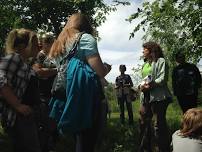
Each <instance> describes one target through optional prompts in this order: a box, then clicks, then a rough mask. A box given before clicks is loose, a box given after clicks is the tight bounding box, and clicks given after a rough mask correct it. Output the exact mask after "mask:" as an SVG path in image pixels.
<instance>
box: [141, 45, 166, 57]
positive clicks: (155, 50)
mask: <svg viewBox="0 0 202 152" xmlns="http://www.w3.org/2000/svg"><path fill="white" fill-rule="evenodd" d="M142 46H143V48H146V49H148V50H149V51H150V53H151V57H152V60H154V61H156V60H157V59H158V58H160V57H162V58H164V56H163V51H162V49H161V47H160V45H159V44H157V43H156V42H152V41H150V42H146V43H144V44H143V45H142Z"/></svg>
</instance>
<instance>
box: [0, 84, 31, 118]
mask: <svg viewBox="0 0 202 152" xmlns="http://www.w3.org/2000/svg"><path fill="white" fill-rule="evenodd" d="M0 93H1V95H2V96H3V98H4V99H5V101H6V102H7V103H8V104H9V105H10V106H11V107H12V108H13V109H14V110H15V111H16V112H19V113H21V114H23V115H29V114H30V113H31V112H32V110H31V108H30V107H29V106H27V105H24V104H21V103H20V101H19V99H18V98H17V97H16V96H15V94H14V93H13V91H12V89H11V88H10V87H9V86H7V85H6V86H4V87H2V88H1V90H0Z"/></svg>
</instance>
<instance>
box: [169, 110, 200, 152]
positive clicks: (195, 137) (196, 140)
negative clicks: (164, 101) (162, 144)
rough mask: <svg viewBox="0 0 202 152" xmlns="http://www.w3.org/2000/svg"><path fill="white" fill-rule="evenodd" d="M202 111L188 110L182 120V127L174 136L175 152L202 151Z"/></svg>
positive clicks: (173, 145)
mask: <svg viewBox="0 0 202 152" xmlns="http://www.w3.org/2000/svg"><path fill="white" fill-rule="evenodd" d="M201 122H202V109H201V108H191V109H188V110H187V111H186V112H185V113H184V115H183V119H182V125H181V126H182V127H181V129H180V130H177V131H176V132H174V133H173V135H172V147H173V152H179V151H183V152H190V151H193V152H201V151H202V123H201Z"/></svg>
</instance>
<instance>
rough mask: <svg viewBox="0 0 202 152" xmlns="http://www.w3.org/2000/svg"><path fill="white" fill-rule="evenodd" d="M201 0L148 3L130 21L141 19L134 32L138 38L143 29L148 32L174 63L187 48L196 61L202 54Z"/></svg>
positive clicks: (162, 0)
mask: <svg viewBox="0 0 202 152" xmlns="http://www.w3.org/2000/svg"><path fill="white" fill-rule="evenodd" d="M201 6H202V5H201V1H199V0H190V1H187V0H183V1H181V0H154V1H152V2H144V3H143V5H142V8H138V10H137V11H136V12H135V13H134V14H132V15H131V16H130V17H129V18H128V19H127V20H128V21H129V22H132V21H133V20H137V19H140V20H141V21H140V22H139V24H137V25H136V26H135V28H134V30H133V31H132V33H131V34H130V38H133V37H134V34H135V32H137V31H139V30H144V31H146V35H145V36H144V37H143V39H144V40H145V41H148V40H153V41H156V42H158V43H160V44H161V46H162V47H163V48H164V50H165V56H166V57H167V59H169V61H171V63H172V62H173V61H174V55H175V54H176V52H178V51H184V52H185V54H186V56H187V57H188V59H189V60H190V61H192V62H194V63H196V62H198V61H199V60H200V58H201V56H202V30H201V27H202V18H201V16H202V9H201Z"/></svg>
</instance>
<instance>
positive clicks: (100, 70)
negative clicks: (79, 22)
mask: <svg viewBox="0 0 202 152" xmlns="http://www.w3.org/2000/svg"><path fill="white" fill-rule="evenodd" d="M79 51H80V52H82V55H83V56H84V58H85V60H86V61H87V63H88V64H89V65H90V66H91V67H92V69H93V70H94V71H95V72H96V73H97V75H98V76H99V77H100V78H104V77H105V76H106V75H107V73H109V71H110V70H111V66H110V65H109V64H106V63H105V64H103V62H102V60H101V58H100V55H99V53H98V48H97V41H96V40H95V38H93V36H92V35H90V34H83V35H82V37H81V39H80V42H79Z"/></svg>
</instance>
